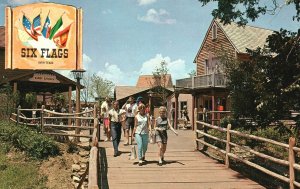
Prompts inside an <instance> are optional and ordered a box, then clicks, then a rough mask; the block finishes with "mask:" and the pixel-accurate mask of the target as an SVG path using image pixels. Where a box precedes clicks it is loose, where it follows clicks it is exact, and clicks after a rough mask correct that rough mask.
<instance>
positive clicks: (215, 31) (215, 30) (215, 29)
mask: <svg viewBox="0 0 300 189" xmlns="http://www.w3.org/2000/svg"><path fill="white" fill-rule="evenodd" d="M217 31H218V28H217V25H216V24H214V25H213V27H212V40H215V39H217Z"/></svg>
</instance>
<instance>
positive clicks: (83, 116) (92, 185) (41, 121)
mask: <svg viewBox="0 0 300 189" xmlns="http://www.w3.org/2000/svg"><path fill="white" fill-rule="evenodd" d="M22 111H40V115H41V116H40V117H37V118H27V117H26V116H25V115H24V114H22ZM88 113H93V115H92V116H87V115H88ZM46 114H47V116H46ZM57 119H59V120H60V121H63V120H64V121H65V122H66V123H67V120H70V119H73V120H75V119H80V120H84V121H89V120H92V121H93V126H82V125H80V126H78V125H76V126H75V125H64V124H55V123H54V121H53V120H57ZM10 120H11V121H14V122H16V123H17V125H18V124H25V125H31V126H40V128H41V132H42V133H43V134H48V135H63V136H74V137H88V138H91V150H90V157H89V163H88V166H87V169H86V171H85V173H84V174H83V175H82V176H81V179H80V181H79V185H78V186H77V188H78V189H79V188H81V186H82V184H83V181H84V179H85V177H86V176H87V174H88V188H89V189H98V188H99V187H98V174H99V172H98V170H99V167H100V166H99V152H98V143H99V141H100V126H99V122H98V118H97V109H96V106H94V109H93V110H91V111H86V112H80V113H59V112H53V111H50V110H47V109H45V108H44V106H42V108H41V109H21V107H20V106H19V107H18V109H17V113H13V114H12V115H11V117H10ZM32 120H35V121H36V122H37V123H35V124H31V123H30V121H32ZM68 122H69V121H68ZM74 123H75V121H74ZM47 127H51V128H52V127H54V128H58V129H77V128H79V129H82V130H84V129H89V130H90V133H92V134H91V135H81V134H68V133H55V132H53V133H49V132H45V131H46V128H47Z"/></svg>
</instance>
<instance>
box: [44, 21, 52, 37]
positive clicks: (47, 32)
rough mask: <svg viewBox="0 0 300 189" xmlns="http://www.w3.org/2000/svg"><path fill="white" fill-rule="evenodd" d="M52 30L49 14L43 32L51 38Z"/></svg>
mask: <svg viewBox="0 0 300 189" xmlns="http://www.w3.org/2000/svg"><path fill="white" fill-rule="evenodd" d="M50 30H51V22H50V18H49V16H47V18H46V20H45V23H44V27H43V30H42V34H43V36H44V37H45V38H49V36H50Z"/></svg>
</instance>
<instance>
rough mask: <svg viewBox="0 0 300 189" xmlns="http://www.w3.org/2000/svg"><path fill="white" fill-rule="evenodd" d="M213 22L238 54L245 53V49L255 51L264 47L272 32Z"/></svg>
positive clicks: (252, 27)
mask: <svg viewBox="0 0 300 189" xmlns="http://www.w3.org/2000/svg"><path fill="white" fill-rule="evenodd" d="M215 21H216V23H217V24H218V25H219V26H220V27H221V28H222V29H223V30H224V32H225V34H226V35H227V37H228V38H229V40H231V42H232V43H233V45H234V46H235V47H236V49H237V51H238V52H239V53H247V52H246V48H248V49H256V48H257V47H264V45H265V43H266V39H267V37H268V36H269V35H271V34H272V33H273V32H274V31H273V30H269V29H264V28H259V27H254V26H249V25H246V26H244V27H242V26H240V27H239V26H238V25H237V24H236V23H234V22H232V23H231V24H227V25H223V24H222V23H221V22H219V21H218V20H215Z"/></svg>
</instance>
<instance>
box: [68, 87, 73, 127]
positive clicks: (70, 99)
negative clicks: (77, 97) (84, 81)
mask: <svg viewBox="0 0 300 189" xmlns="http://www.w3.org/2000/svg"><path fill="white" fill-rule="evenodd" d="M68 102H69V103H68V104H69V109H68V112H69V113H73V112H72V86H71V85H70V86H69V92H68ZM68 125H69V126H71V125H72V119H71V118H69V119H68Z"/></svg>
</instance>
